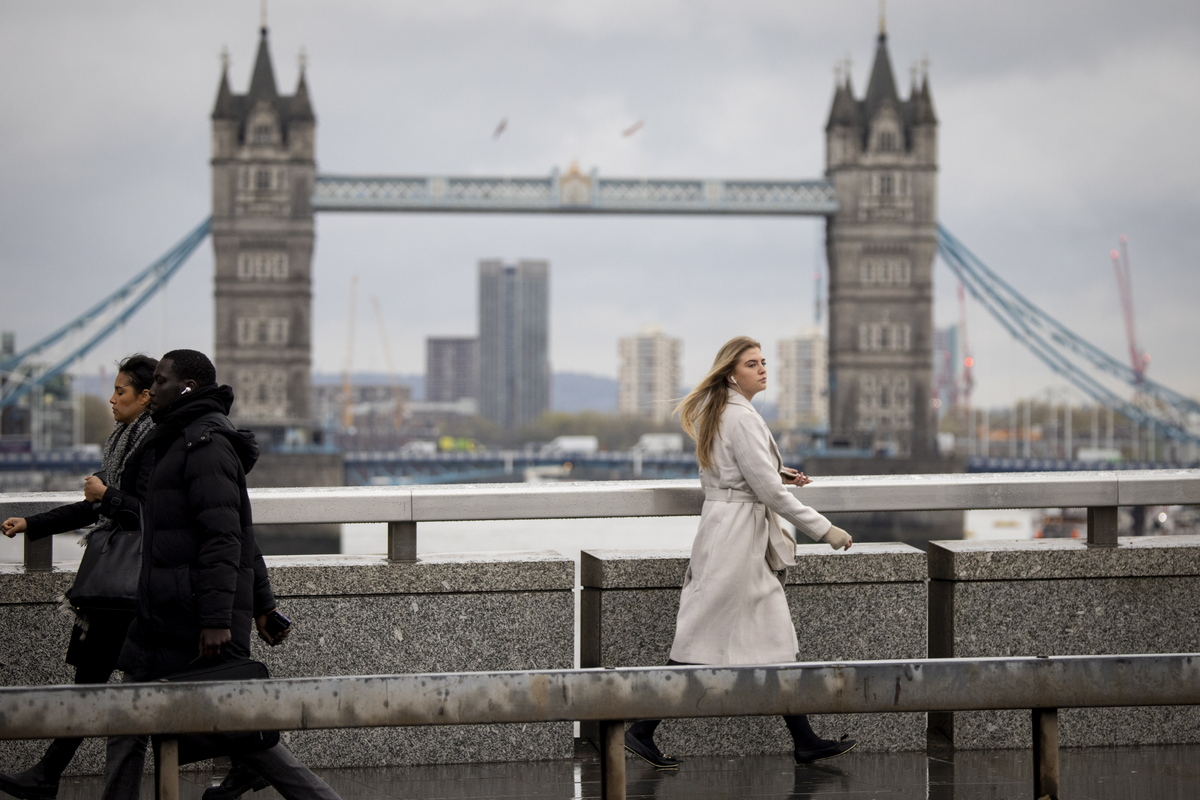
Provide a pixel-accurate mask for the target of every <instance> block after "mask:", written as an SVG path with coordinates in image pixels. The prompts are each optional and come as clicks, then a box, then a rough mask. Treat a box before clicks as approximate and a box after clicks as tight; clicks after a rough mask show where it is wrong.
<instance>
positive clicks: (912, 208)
mask: <svg viewBox="0 0 1200 800" xmlns="http://www.w3.org/2000/svg"><path fill="white" fill-rule="evenodd" d="M825 133H826V175H827V176H828V178H829V180H830V181H832V183H833V185H834V189H835V190H836V192H837V198H838V206H839V208H838V211H837V213H836V214H833V215H832V216H830V217H829V218H828V220H827V223H826V237H825V249H826V257H827V259H828V262H829V396H830V409H829V412H830V441H831V443H834V444H841V445H845V446H851V447H859V448H871V449H874V450H877V451H879V450H881V451H885V452H890V453H892V454H894V455H897V456H912V457H922V456H929V455H932V454H933V453H934V452H935V447H934V437H935V433H936V426H935V425H934V422H933V414H932V410H931V408H930V389H931V383H932V379H933V375H932V367H933V352H932V350H933V257H934V254H935V252H936V250H937V117H936V115H935V114H934V111H933V100H932V97H931V95H930V92H929V79H928V76H925V77H923V78H921V79H920V80H917V79H916V78H915V76H914V81H913V86H912V91H911V93H910V95H909V98H908V99H907V100H901V99H900V97H899V95H898V94H897V92H896V81H895V79H894V77H893V76H892V65H891V59H890V57H889V56H888V49H887V34H886V32H885V31H884V30H882V28H881V30H880V33H879V41H878V46H877V48H876V51H875V63H874V65H873V66H872V68H871V78H870V82H869V83H868V84H867V93H866V97H864V98H863V99H862V100H858V99H856V98H855V96H854V90H853V88H852V87H851V85H850V76H849V74H848V73H847V74H845V75H844V76H843V77H842V78H840V79H839V80H838V85H837V90H836V92H835V94H834V98H833V108H832V110H831V111H830V114H829V123H828V124H827V125H826V127H825Z"/></svg>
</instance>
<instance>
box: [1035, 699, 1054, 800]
mask: <svg viewBox="0 0 1200 800" xmlns="http://www.w3.org/2000/svg"><path fill="white" fill-rule="evenodd" d="M1033 797H1034V800H1043V798H1049V800H1058V709H1057V708H1035V709H1033Z"/></svg>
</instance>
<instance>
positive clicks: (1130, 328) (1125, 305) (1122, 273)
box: [1109, 233, 1150, 384]
mask: <svg viewBox="0 0 1200 800" xmlns="http://www.w3.org/2000/svg"><path fill="white" fill-rule="evenodd" d="M1119 242H1120V244H1119V245H1118V246H1119V248H1120V249H1119V250H1112V251H1110V252H1109V255H1110V256H1111V257H1112V262H1113V271H1114V272H1116V274H1117V291H1118V292H1119V293H1120V295H1121V313H1122V314H1123V315H1124V316H1125V335H1126V336H1127V337H1128V338H1129V361H1130V366H1131V367H1133V374H1134V376H1135V379H1136V381H1137V382H1138V383H1139V384H1140V383H1141V382H1142V379H1143V378H1145V377H1146V367H1148V366H1149V365H1150V356H1149V355H1148V354H1146V353H1143V352H1142V351H1141V350H1140V349H1139V348H1138V343H1137V333H1136V331H1135V330H1134V324H1133V320H1134V318H1133V279H1132V277H1131V275H1130V270H1129V237H1128V236H1126V235H1125V234H1123V233H1122V234H1121V238H1120V240H1119Z"/></svg>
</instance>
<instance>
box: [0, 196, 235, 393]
mask: <svg viewBox="0 0 1200 800" xmlns="http://www.w3.org/2000/svg"><path fill="white" fill-rule="evenodd" d="M211 229H212V217H209V218H207V219H205V220H204V221H203V222H201V223H200V224H199V225H198V226H196V228H195V229H194V230H192V231H191V232H190V233H188V234H187V235H186V236H184V237H183V239H181V240H180V241H179V243H178V244H176V245H175V246H174V247H172V248H171V249H170V250H168V251H167V252H166V253H165V254H164V255H163V256H162V257H161V258H159V259H158V260H157V261H155V262H154V263H153V264H151V265H150V266H148V267H146V268H145V269H144V270H142V271H141V272H139V273H138V274H137V275H134V276H133V277H132V278H130V279H129V281H127V282H126V283H125V284H124V285H123V286H121V287H120V288H118V289H117V290H116V291H115V292H113V293H112V294H110V295H108V296H107V297H105V298H104V299H103V300H101V301H99V302H98V303H96V304H95V305H94V306H92V307H91V308H89V309H88V310H87V311H85V312H83V313H82V314H80V315H79V316H78V317H76V318H75V319H73V320H71V321H70V322H68V323H67V324H66V325H63V326H62V327H61V328H59V329H58V330H56V331H54V332H53V333H51V334H50V335H48V336H46V337H45V338H43V339H41V340H40V341H38V342H37V343H35V344H33V345H31V346H30V347H27V348H26V349H24V350H22V351H21V352H19V353H17V354H16V355H14V356H11V357H10V358H8V359H5V360H4V361H3V362H0V375H3V376H4V377H5V381H4V383H3V386H2V388H0V408H3V407H5V406H9V405H12V404H13V403H15V402H17V401H18V400H20V399H21V398H22V397H24V396H25V395H27V394H28V393H29V392H31V391H33V390H34V389H36V388H37V387H39V386H42V385H44V384H46V383H47V382H48V381H51V380H53V379H54V378H56V377H58V376H59V375H61V374H62V373H64V372H66V371H67V369H69V368H70V366H71V364H73V363H75V362H76V361H78V360H79V359H81V358H83V357H84V356H86V355H87V354H88V353H90V352H91V351H92V350H93V349H94V348H95V347H96V346H97V345H99V344H100V343H101V342H103V341H104V340H105V339H107V338H108V337H109V336H110V335H111V334H112V333H113V331H115V330H116V329H117V328H119V327H120V326H121V325H123V324H125V322H126V321H128V320H129V318H130V317H132V316H133V315H134V314H135V313H137V311H138V309H140V308H141V307H142V306H143V305H145V304H146V301H148V300H149V299H150V298H151V297H153V296H154V295H155V294H156V293H157V292H158V291H159V290H160V289H161V288H162V287H163V286H165V285H166V283H167V281H169V280H170V279H171V277H172V276H173V275H174V274H175V273H176V272H177V271H178V270H179V268H180V267H181V266H183V263H184V262H185V261H187V259H188V257H189V256H190V255H191V254H192V253H194V252H195V250H196V248H197V247H199V246H200V243H201V242H203V241H204V239H205V238H206V237H207V236H208V234H209V232H210V231H211ZM106 314H115V315H114V316H113V317H112V318H111V319H110V320H109V321H108V322H107V323H105V324H103V325H101V326H100V327H99V329H98V330H95V331H92V332H90V333H88V332H87V331H88V328H89V326H91V325H92V324H93V323H95V322H97V321H98V320H100V319H101V318H102V317H104V316H105V315H106ZM69 336H86V337H87V338H86V339H85V340H84V341H83V342H82V343H80V344H79V345H77V346H75V347H74V348H73V349H72V350H70V352H68V353H67V355H65V356H63V357H62V358H60V359H59V360H58V361H57V362H56V363H54V364H53V365H52V366H50V367H49V368H47V369H44V370H37V369H34V368H33V366H32V364H33V360H34V359H35V358H37V356H39V355H40V354H42V353H44V352H46V351H47V350H49V349H50V348H51V347H53V346H54V345H56V344H58V343H59V342H62V341H63V340H65V339H66V338H67V337H69Z"/></svg>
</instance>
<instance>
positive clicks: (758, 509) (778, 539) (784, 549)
mask: <svg viewBox="0 0 1200 800" xmlns="http://www.w3.org/2000/svg"><path fill="white" fill-rule="evenodd" d="M704 499H705V500H715V501H717V502H718V503H750V504H752V505H753V506H754V519H755V523H756V524H758V523H761V522H762V521H764V518H765V521H766V523H767V563H768V564H770V565H771V569H773V570H781V569H783V568H785V567H791V566H795V564H796V540H795V539H793V538H792V537H791V535H790V534H788V533H785V532H784V530H783V529H782V528H781V527H779V520H778V519H776V517H775V512H774V511H771V510H770V509H769V508H767V506H766V505H765V504H764V503H763V501H761V500H759V499H758V495H756V494H755V493H754V492H747V491H743V490H741V489H716V488H708V489H705V490H704Z"/></svg>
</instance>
